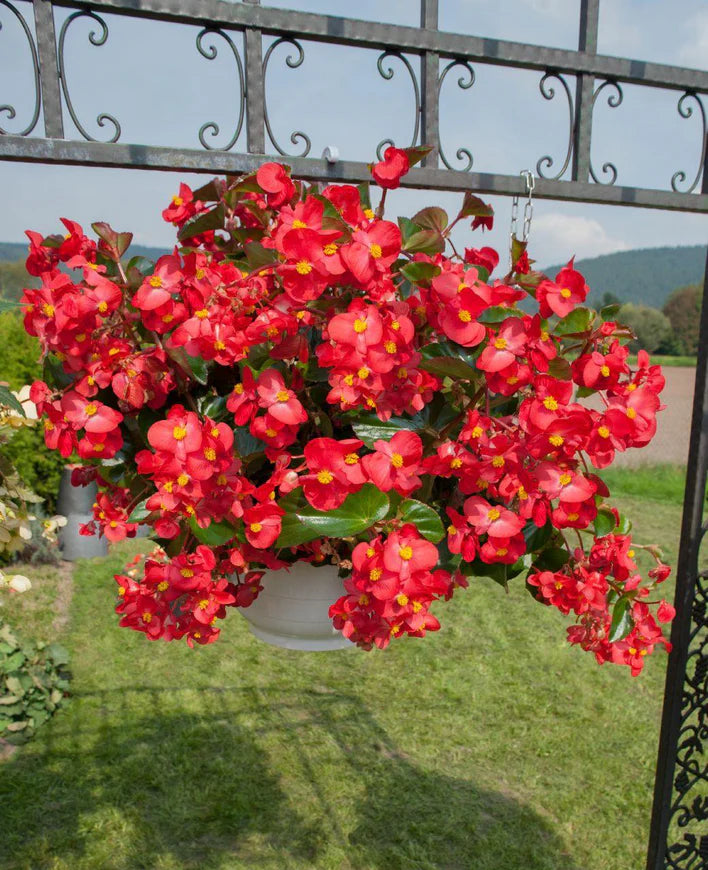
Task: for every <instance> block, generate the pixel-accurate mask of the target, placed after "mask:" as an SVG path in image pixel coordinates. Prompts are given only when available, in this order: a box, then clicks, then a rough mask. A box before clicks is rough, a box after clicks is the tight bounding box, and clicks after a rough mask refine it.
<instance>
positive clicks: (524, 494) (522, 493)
mask: <svg viewBox="0 0 708 870" xmlns="http://www.w3.org/2000/svg"><path fill="white" fill-rule="evenodd" d="M517 495H518V496H519V498H520V499H521V501H526V499H527V498H528V497H529V494H528V493H527V492H526V488H525V487H523V486H520V487H519V491H518V492H517Z"/></svg>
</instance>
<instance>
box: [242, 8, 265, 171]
mask: <svg viewBox="0 0 708 870" xmlns="http://www.w3.org/2000/svg"><path fill="white" fill-rule="evenodd" d="M243 2H244V3H246V4H249V5H251V6H258V5H259V4H260V2H261V0H243ZM244 50H245V53H246V143H247V144H246V147H247V148H248V151H249V153H250V154H265V150H266V148H265V127H264V123H263V117H264V108H263V107H264V105H265V88H264V84H263V34H262V31H261V30H259V29H257V28H254V27H247V28H246V30H245V32H244Z"/></svg>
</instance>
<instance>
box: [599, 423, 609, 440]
mask: <svg viewBox="0 0 708 870" xmlns="http://www.w3.org/2000/svg"><path fill="white" fill-rule="evenodd" d="M597 434H598V435H599V436H600V438H609V437H610V430H609V429H608V428H607V426H600V428H599V429H598V430H597Z"/></svg>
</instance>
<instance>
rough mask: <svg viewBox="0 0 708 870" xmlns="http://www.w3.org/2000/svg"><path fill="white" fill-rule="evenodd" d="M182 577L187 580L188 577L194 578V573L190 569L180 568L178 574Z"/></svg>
mask: <svg viewBox="0 0 708 870" xmlns="http://www.w3.org/2000/svg"><path fill="white" fill-rule="evenodd" d="M179 573H180V574H181V575H182V576H183V577H186V578H187V579H189V578H190V577H194V571H192V569H191V568H182V570H181V571H180V572H179Z"/></svg>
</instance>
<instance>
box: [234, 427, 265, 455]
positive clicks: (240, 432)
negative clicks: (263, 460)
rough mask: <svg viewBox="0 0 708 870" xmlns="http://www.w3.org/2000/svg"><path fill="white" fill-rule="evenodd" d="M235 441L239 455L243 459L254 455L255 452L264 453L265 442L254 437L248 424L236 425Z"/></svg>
mask: <svg viewBox="0 0 708 870" xmlns="http://www.w3.org/2000/svg"><path fill="white" fill-rule="evenodd" d="M234 443H235V445H236V450H237V451H238V455H239V456H240V457H241V458H242V459H243V458H245V457H246V456H252V455H253V454H254V453H262V452H263V451H264V450H265V444H264V443H263V442H262V441H259V440H258V438H254V436H253V435H251V433H250V432H249V431H248V427H247V426H235V427H234Z"/></svg>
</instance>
